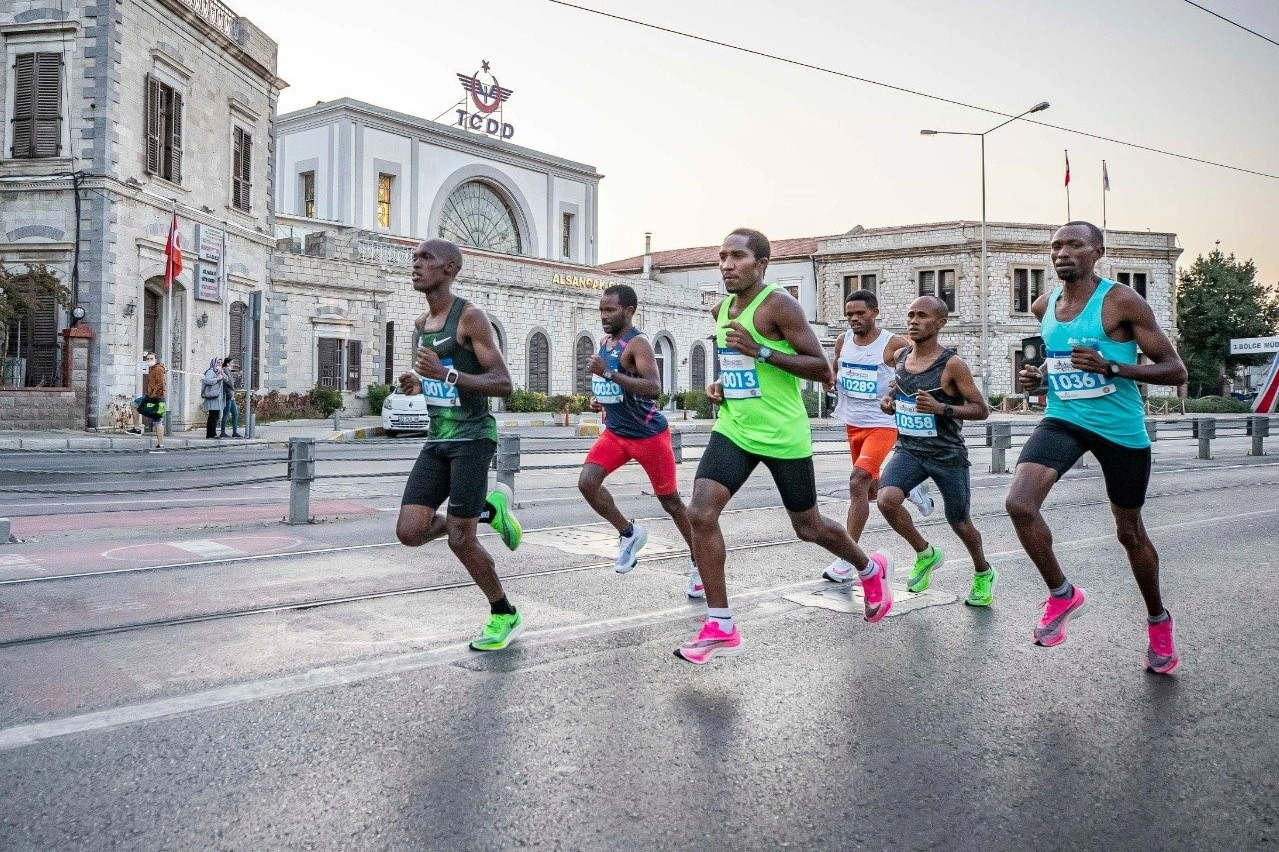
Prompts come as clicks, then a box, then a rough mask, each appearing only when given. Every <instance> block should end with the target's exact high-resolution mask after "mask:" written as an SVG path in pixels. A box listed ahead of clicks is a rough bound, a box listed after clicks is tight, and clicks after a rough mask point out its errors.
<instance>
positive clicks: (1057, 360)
mask: <svg viewBox="0 0 1279 852" xmlns="http://www.w3.org/2000/svg"><path fill="white" fill-rule="evenodd" d="M1044 367H1045V368H1046V369H1047V371H1048V389H1049V390H1050V391H1052V392H1053V393H1054V394H1056V395H1057V398H1058V399H1095V398H1097V397H1102V396H1105V395H1107V394H1111V393H1114V392H1115V391H1116V390H1118V388H1117V387H1116V386H1115V383H1114V381H1112V380H1111V378H1110V377H1109V376H1103V375H1102V374H1101V373H1090V372H1088V371H1087V370H1080V369H1077V368H1076V367H1074V366H1073V365H1071V363H1070V350H1069V349H1068V350H1066V351H1065V352H1059V351H1058V352H1055V351H1052V350H1048V351H1046V352H1045V353H1044Z"/></svg>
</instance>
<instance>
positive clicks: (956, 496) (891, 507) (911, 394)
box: [876, 296, 995, 606]
mask: <svg viewBox="0 0 1279 852" xmlns="http://www.w3.org/2000/svg"><path fill="white" fill-rule="evenodd" d="M949 315H950V311H949V310H948V309H947V307H946V303H945V302H943V301H942V300H941V299H939V298H937V297H936V296H920V297H919V298H918V299H916V300H915V301H913V302H911V304H910V311H909V312H908V313H907V314H906V321H907V322H906V336H907V337H909V338H910V341H911V345H910V346H907V347H904V348H903V349H902V350H901V351H900V352H898V353H897V356H896V363H895V364H894V366H895V367H896V369H897V378H896V379H895V380H894V382H893V392H892V393H890V394H888V395H887V396H885V397H884V398H883V400H882V401H881V402H880V405H881V406H882V407H883V410H884V411H886V412H892V413H893V414H894V415H895V417H896V420H897V448H896V451H895V452H894V453H893V457H892V459H890V460H889V462H888V464H887V465H886V466H885V468H884V472H883V474H882V475H881V476H880V478H879V497H878V499H877V500H876V503H877V504H878V505H879V511H880V512H881V513H882V514H883V516H884V518H885V519H886V520H887V521H888V523H889V524H891V525H892V528H893V529H895V530H897V532H898V534H900V535H901V537H902V538H904V539H906V541H907V542H908V543H909V544H910V546H911V547H913V548H914V549H915V567H914V569H913V570H912V571H911V572H910V579H909V580H908V581H907V584H906V588H907V589H908V590H909V591H911V592H915V593H916V594H918V593H919V592H922V591H925V590H926V589H927V588H928V586H929V584H930V583H931V581H932V573H933V571H935V570H936V569H937V568H939V567H940V566H941V564H942V562H943V561H944V560H945V554H943V553H942V551H941V548H939V547H936V546H934V545H931V544H929V542H928V541H927V540H926V539H925V538H924V537H923V536H922V535H920V534H919V530H917V529H916V528H915V523H914V521H912V520H911V517H910V513H909V512H907V511H906V509H905V508H903V506H902V503H903V502H904V501H905V499H906V495H907V494H908V493H909V492H910V490H911V489H912V488H914V487H915V486H917V485H919V484H920V483H921V482H923V481H924V480H925V479H932V481H933V482H934V483H935V484H936V485H937V490H938V491H940V492H941V496H942V502H943V503H944V504H945V506H946V521H947V523H949V524H950V528H951V529H952V530H954V531H955V535H957V536H959V539H960V541H962V542H963V543H964V547H966V548H967V549H968V555H969V556H971V557H972V560H973V583H972V588H971V589H969V592H968V597H967V598H966V599H965V600H964V603H966V604H969V605H970V606H990V604H991V603H992V602H993V601H994V599H995V593H994V590H995V569H994V568H991V567H990V563H989V562H987V561H986V553H985V551H984V550H983V549H982V540H981V533H980V532H978V531H977V528H976V527H975V526H973V522H972V521H971V520H970V519H969V515H968V506H969V501H970V499H971V495H972V486H971V483H970V482H969V475H968V448H967V447H965V446H964V436H963V423H962V422H961V421H964V420H985V419H986V418H987V417H989V416H990V406H988V405H987V404H986V399H985V397H983V396H982V394H981V390H980V389H979V388H978V387H977V385H976V383H975V382H974V381H973V374H972V372H971V371H970V370H969V369H968V364H966V363H965V362H964V359H963V358H960V357H959V356H958V355H957V354H955V350H954V349H944V348H943V347H942V345H941V343H940V342H939V341H938V340H937V335H938V333H940V332H941V330H942V328H943V327H944V326H945V325H946V320H947V318H948V317H949Z"/></svg>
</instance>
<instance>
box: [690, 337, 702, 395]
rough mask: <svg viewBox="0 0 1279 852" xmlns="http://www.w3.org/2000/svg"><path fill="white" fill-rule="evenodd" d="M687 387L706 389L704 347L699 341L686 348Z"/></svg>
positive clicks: (696, 389) (697, 389)
mask: <svg viewBox="0 0 1279 852" xmlns="http://www.w3.org/2000/svg"><path fill="white" fill-rule="evenodd" d="M688 389H689V390H695V391H699V390H705V389H706V349H705V348H703V346H702V344H700V343H694V344H693V348H692V349H689V350H688Z"/></svg>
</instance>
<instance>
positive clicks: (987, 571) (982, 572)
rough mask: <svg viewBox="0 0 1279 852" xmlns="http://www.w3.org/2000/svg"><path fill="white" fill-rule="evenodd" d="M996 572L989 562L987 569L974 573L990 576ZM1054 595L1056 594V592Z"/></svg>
mask: <svg viewBox="0 0 1279 852" xmlns="http://www.w3.org/2000/svg"><path fill="white" fill-rule="evenodd" d="M994 570H995V569H994V568H991V567H990V563H989V562H987V563H986V567H985V568H983V569H981V570H980V571H974V572H973V573H974V574H989V573H990V572H991V571H994ZM1053 594H1056V592H1054V593H1053Z"/></svg>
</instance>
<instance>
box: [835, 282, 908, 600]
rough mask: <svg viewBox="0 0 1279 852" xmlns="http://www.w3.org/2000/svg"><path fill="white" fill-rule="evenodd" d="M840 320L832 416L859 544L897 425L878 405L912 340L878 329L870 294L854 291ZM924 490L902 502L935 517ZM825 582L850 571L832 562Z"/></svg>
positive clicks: (852, 531) (850, 523)
mask: <svg viewBox="0 0 1279 852" xmlns="http://www.w3.org/2000/svg"><path fill="white" fill-rule="evenodd" d="M844 316H845V317H847V319H848V331H845V332H844V333H843V334H841V335H840V336H839V337H838V338H836V339H835V357H834V358H833V359H832V360H831V369H832V370H833V371H834V382H833V383H832V385H831V387H832V388H833V389H834V391H835V394H836V397H835V398H836V403H835V410H834V411H832V412H831V416H832V417H833V418H834V419H835V420H838V421H840V422H842V423H843V424H844V425H845V428H846V429H847V432H848V449H849V451H850V452H851V453H852V456H853V471H852V474H851V475H850V476H849V477H848V523H847V529H848V534H849V535H850V536H852V537H853V541H857V542H860V541H861V539H862V532H863V531H865V529H866V521H867V520H868V519H869V518H870V503H871V502H872V501H874V500H875V497H876V495H877V492H878V490H879V471H880V468H881V467H883V464H884V459H886V458H888V454H889V453H891V452H892V451H893V445H894V444H896V443H897V422H896V421H895V420H894V419H893V415H891V414H887V413H885V412H884V411H883V410H881V409H880V406H879V401H880V399H881V398H883V396H884V395H885V394H887V393H888V391H889V386H890V385H891V384H892V381H893V368H892V367H891V366H890V365H892V364H894V363H896V360H897V353H898V352H899V351H901V348H902V347H903V346H906V345H907V344H908V343H909V342H910V341H908V340H907V339H906V338H904V337H902V336H901V335H900V334H893V333H892V332H890V331H888V330H887V329H882V328H880V327H879V326H878V325H877V324H876V320H877V319H878V318H879V299H878V298H876V296H875V294H874V293H872V292H870V291H869V290H854V291H853V292H851V293H849V294H848V298H846V299H845V300H844ZM922 489H923V486H922V485H920V486H916V487H915V488H912V489H911V491H910V493H909V494H907V495H906V499H907V500H909V501H910V502H911V503H914V504H915V506H916V507H918V509H919V513H920V514H921V515H923V516H924V517H925V518H926V517H928V516H929V515H931V514H932V513H933V499H932V498H931V497H929V496H928V495H927V494H925V493H924V492H923V490H922ZM822 576H823V577H825V578H826V579H827V580H830V581H832V582H835V583H844V582H847V581H848V580H851V579H852V577H853V572H852V568H851V566H849V565H848V563H847V562H845V561H844V560H842V559H836V560H835V561H834V562H832V563H831V564H830V565H829V566H828V567H827V568H826V571H825V573H823V574H822Z"/></svg>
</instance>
